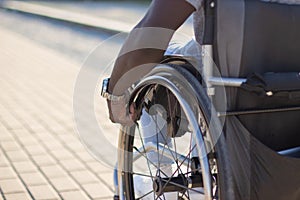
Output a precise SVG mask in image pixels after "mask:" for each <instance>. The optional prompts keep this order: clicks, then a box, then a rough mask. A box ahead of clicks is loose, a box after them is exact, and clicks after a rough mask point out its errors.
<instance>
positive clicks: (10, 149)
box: [0, 25, 113, 200]
mask: <svg viewBox="0 0 300 200" xmlns="http://www.w3.org/2000/svg"><path fill="white" fill-rule="evenodd" d="M0 45H1V48H0V66H1V67H0V91H1V96H0V190H1V193H2V195H4V197H5V198H4V199H6V200H13V199H18V200H20V199H22V200H26V199H35V200H52V199H65V200H68V199H70V200H76V199H79V200H84V199H97V198H101V199H112V196H113V189H112V182H113V178H112V169H110V168H107V167H105V166H104V165H103V164H101V163H99V162H98V161H97V160H95V159H94V158H93V157H92V156H91V155H89V153H88V152H87V151H86V149H85V147H84V146H83V145H82V144H81V142H80V140H79V139H78V136H77V134H76V133H75V131H74V121H73V112H72V93H73V86H74V82H75V79H76V75H77V73H78V70H79V66H78V64H77V63H75V62H74V63H73V62H72V61H70V60H68V59H66V58H65V57H63V56H61V55H59V54H58V53H57V52H55V51H54V50H50V49H48V48H46V47H44V46H41V45H38V44H36V43H34V42H33V41H31V40H29V39H27V38H25V37H23V36H21V35H18V34H17V33H14V32H12V31H10V30H8V29H5V28H2V26H1V25H0ZM102 173H103V174H102ZM102 175H103V177H102ZM1 193H0V200H2V199H3V198H2V196H1Z"/></svg>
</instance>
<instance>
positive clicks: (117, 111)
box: [107, 100, 136, 126]
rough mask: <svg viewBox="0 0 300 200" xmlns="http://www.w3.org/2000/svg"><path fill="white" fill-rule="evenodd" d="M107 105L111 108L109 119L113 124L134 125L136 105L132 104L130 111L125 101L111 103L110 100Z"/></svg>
mask: <svg viewBox="0 0 300 200" xmlns="http://www.w3.org/2000/svg"><path fill="white" fill-rule="evenodd" d="M107 104H108V108H109V118H110V120H111V121H112V122H113V123H119V124H122V125H125V126H132V125H134V122H135V119H136V109H135V105H134V104H131V105H130V106H129V109H128V110H127V109H126V103H125V101H119V102H111V101H109V100H108V101H107ZM128 111H129V113H128Z"/></svg>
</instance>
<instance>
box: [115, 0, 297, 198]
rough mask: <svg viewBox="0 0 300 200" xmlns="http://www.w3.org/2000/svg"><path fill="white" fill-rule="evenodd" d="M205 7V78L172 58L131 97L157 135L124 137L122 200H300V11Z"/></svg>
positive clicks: (215, 1)
mask: <svg viewBox="0 0 300 200" xmlns="http://www.w3.org/2000/svg"><path fill="white" fill-rule="evenodd" d="M204 5H205V6H204V7H205V31H204V37H203V40H202V46H203V49H204V50H203V51H204V52H205V56H204V57H203V69H204V70H203V71H199V70H195V68H194V67H193V61H192V60H190V59H189V58H185V57H180V56H173V57H168V58H166V59H165V60H164V61H163V62H162V63H161V64H159V65H157V66H156V67H154V69H153V70H152V71H151V72H150V73H149V74H148V75H147V76H145V77H144V78H143V79H142V80H141V81H140V82H139V83H137V85H135V87H134V90H133V92H132V96H131V100H130V101H131V102H135V103H136V105H139V107H138V108H139V110H140V112H141V113H143V115H145V116H146V117H147V120H148V122H149V123H152V124H154V125H152V126H149V127H152V130H150V131H149V130H141V129H142V126H140V125H139V123H137V125H136V126H133V127H122V129H121V131H120V135H119V152H118V166H117V174H116V177H117V179H118V192H117V193H118V198H119V199H205V200H220V199H221V200H224V199H225V200H247V199H249V200H260V199H264V200H271V199H272V200H273V199H276V200H286V199H293V200H298V199H300V173H299V171H300V134H299V133H300V73H299V72H300V56H299V55H298V53H299V52H300V39H298V37H299V36H300V26H299V23H300V6H297V5H288V4H279V3H275V2H264V1H260V0H226V1H224V0H206V1H205V3H204ZM212 59H213V62H212ZM214 63H215V65H216V67H215V68H214V67H213V66H214ZM218 71H219V72H218ZM218 73H220V74H218ZM162 97H163V98H162ZM220 99H221V101H220ZM143 115H142V116H141V119H140V120H142V118H143ZM147 120H146V121H147ZM143 131H148V132H150V133H152V135H150V136H148V137H152V139H151V140H147V139H143V137H144V136H145V135H144V136H143V133H141V132H143ZM153 138H154V139H153Z"/></svg>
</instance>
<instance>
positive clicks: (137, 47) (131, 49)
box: [109, 27, 174, 95]
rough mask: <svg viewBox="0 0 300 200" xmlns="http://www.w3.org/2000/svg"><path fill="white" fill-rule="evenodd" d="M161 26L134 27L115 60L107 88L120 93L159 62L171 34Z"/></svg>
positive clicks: (171, 31)
mask: <svg viewBox="0 0 300 200" xmlns="http://www.w3.org/2000/svg"><path fill="white" fill-rule="evenodd" d="M173 33H174V31H173V30H168V29H163V28H154V27H153V28H150V27H144V28H136V29H134V30H133V31H132V32H131V33H130V35H129V37H128V38H127V40H126V42H125V44H124V46H123V48H122V49H121V51H120V54H119V56H118V58H117V60H116V62H115V65H114V69H113V72H112V75H111V80H110V85H109V90H110V92H113V93H114V94H115V95H121V94H123V92H124V91H125V90H126V89H127V88H128V87H130V86H131V85H132V84H133V83H135V82H136V81H138V80H139V79H140V78H142V77H143V76H144V75H146V74H147V73H148V72H149V71H150V70H151V69H152V67H153V66H154V65H156V64H157V63H159V62H160V61H161V59H162V57H163V55H164V52H165V49H166V48H167V46H168V43H169V41H170V39H171V37H172V35H173Z"/></svg>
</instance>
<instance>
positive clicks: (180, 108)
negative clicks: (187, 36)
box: [118, 64, 234, 200]
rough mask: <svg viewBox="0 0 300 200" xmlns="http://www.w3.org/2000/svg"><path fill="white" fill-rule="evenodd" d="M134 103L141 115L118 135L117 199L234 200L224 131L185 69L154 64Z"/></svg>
mask: <svg viewBox="0 0 300 200" xmlns="http://www.w3.org/2000/svg"><path fill="white" fill-rule="evenodd" d="M162 94H165V95H164V96H163V98H164V99H167V100H165V101H162V100H161V96H162ZM170 99H171V100H170ZM132 100H133V101H135V102H136V103H137V105H139V107H140V108H141V109H142V113H143V114H142V116H141V119H140V120H139V122H138V125H136V126H135V127H131V128H129V127H123V129H122V131H121V133H120V137H119V154H118V170H119V171H118V172H119V174H118V179H119V191H120V192H119V193H120V199H172V200H173V199H205V200H213V199H234V198H233V195H232V194H230V191H232V184H231V181H230V178H228V177H230V173H229V172H230V170H228V169H227V168H228V167H227V165H228V164H227V163H226V148H224V147H225V146H224V138H223V135H222V134H221V133H222V127H221V125H220V122H219V120H218V118H217V117H216V114H215V112H214V110H213V106H212V105H211V102H210V99H209V98H208V97H207V95H206V93H205V90H204V89H203V88H202V86H201V84H200V83H199V81H198V80H197V79H196V78H195V77H194V76H193V75H192V74H191V73H190V72H189V71H188V70H186V69H184V68H182V67H181V66H176V65H171V64H170V65H158V66H157V67H155V68H154V69H153V70H152V72H151V73H150V74H148V75H147V77H145V78H144V79H143V80H141V81H140V83H139V84H138V85H137V86H136V88H135V90H134V92H133V96H132ZM162 102H163V103H162ZM170 112H176V113H177V115H170V114H169V113H170ZM178 113H179V114H178ZM178 115H179V116H178ZM174 120H175V122H174ZM175 125H176V127H174V126H175ZM170 126H171V127H170ZM172 126H173V127H172ZM174 130H175V131H174ZM171 132H172V133H171ZM225 177H226V179H225Z"/></svg>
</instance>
